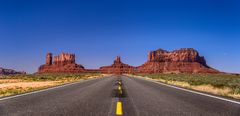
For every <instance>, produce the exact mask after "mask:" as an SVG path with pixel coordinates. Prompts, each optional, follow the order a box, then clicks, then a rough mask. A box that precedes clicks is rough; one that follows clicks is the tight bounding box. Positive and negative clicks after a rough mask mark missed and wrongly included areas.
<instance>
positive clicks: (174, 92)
mask: <svg viewBox="0 0 240 116" xmlns="http://www.w3.org/2000/svg"><path fill="white" fill-rule="evenodd" d="M238 103H239V102H237V101H236V103H234V102H229V101H226V100H221V99H216V98H213V97H208V96H205V95H200V94H196V93H193V92H189V91H183V90H180V89H176V88H173V87H170V86H165V85H163V84H158V83H154V82H151V81H148V80H145V79H142V78H134V77H127V76H123V75H119V76H109V77H103V78H97V79H90V80H86V81H81V82H77V83H72V84H68V85H64V86H60V87H55V88H50V89H46V90H43V91H37V92H32V93H29V94H23V95H18V96H12V97H7V98H2V99H0V115H1V116H5V115H6V116H28V115H29V116H30V115H31V116H50V115H51V116H66V115H69V116H116V115H123V116H159V115H163V116H181V115H183V116H186V115H189V116H190V115H191V116H193V115H194V116H198V115H199V116H240V104H238Z"/></svg>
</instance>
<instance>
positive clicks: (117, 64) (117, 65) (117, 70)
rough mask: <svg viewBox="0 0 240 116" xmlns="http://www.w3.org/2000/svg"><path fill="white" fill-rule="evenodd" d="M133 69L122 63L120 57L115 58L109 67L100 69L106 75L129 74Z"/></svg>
mask: <svg viewBox="0 0 240 116" xmlns="http://www.w3.org/2000/svg"><path fill="white" fill-rule="evenodd" d="M134 69H135V67H133V66H130V65H128V64H124V63H122V61H121V58H120V56H117V58H116V59H115V60H114V62H113V64H112V65H111V66H103V67H100V70H101V72H102V73H106V74H123V73H124V74H131V73H134Z"/></svg>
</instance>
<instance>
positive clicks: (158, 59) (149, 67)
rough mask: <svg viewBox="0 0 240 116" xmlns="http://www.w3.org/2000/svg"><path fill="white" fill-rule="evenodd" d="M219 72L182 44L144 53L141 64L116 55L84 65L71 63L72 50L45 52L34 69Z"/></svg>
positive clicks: (92, 71)
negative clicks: (42, 61) (91, 65)
mask: <svg viewBox="0 0 240 116" xmlns="http://www.w3.org/2000/svg"><path fill="white" fill-rule="evenodd" d="M80 72H88V73H99V72H101V73H107V74H123V73H128V74H129V73H220V72H219V71H217V70H215V69H213V68H211V67H209V66H208V65H207V63H206V60H205V58H204V57H202V56H200V55H199V53H198V52H197V51H196V50H194V49H192V48H183V49H179V50H174V51H172V52H169V51H166V50H163V49H158V50H156V51H151V52H150V53H149V54H148V60H147V62H146V63H144V64H143V65H141V66H138V67H133V66H130V65H128V64H124V63H122V61H121V58H120V57H119V56H118V57H117V58H116V59H115V60H114V62H113V64H112V65H110V66H103V67H100V69H84V67H83V66H82V65H79V64H76V63H75V54H68V53H62V54H60V55H58V56H54V57H53V55H52V54H51V53H48V54H47V56H46V63H45V64H44V65H42V66H40V67H39V70H38V73H80Z"/></svg>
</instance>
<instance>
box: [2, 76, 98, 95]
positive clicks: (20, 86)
mask: <svg viewBox="0 0 240 116" xmlns="http://www.w3.org/2000/svg"><path fill="white" fill-rule="evenodd" d="M102 76H103V75H101V74H42V75H39V74H38V75H24V76H22V75H15V76H3V77H1V78H0V97H3V96H9V95H15V94H20V93H26V92H31V91H35V90H39V89H44V88H49V87H53V86H58V85H62V84H65V83H71V82H76V81H80V80H85V79H89V78H97V77H102Z"/></svg>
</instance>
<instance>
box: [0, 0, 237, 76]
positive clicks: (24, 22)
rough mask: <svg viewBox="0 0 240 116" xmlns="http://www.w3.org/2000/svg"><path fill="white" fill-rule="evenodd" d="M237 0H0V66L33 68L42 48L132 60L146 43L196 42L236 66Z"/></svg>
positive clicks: (94, 63)
mask: <svg viewBox="0 0 240 116" xmlns="http://www.w3.org/2000/svg"><path fill="white" fill-rule="evenodd" d="M239 6H240V2H239V0H236V1H234V0H156V1H151V0H146V1H143V0H136V1H135V0H134V1H131V0H99V1H94V0H85V1H81V0H78V1H72V0H66V1H61V0H46V1H44V0H39V1H38V0H29V1H26V0H15V1H13V0H1V1H0V67H4V68H12V69H16V70H24V71H27V72H29V73H32V72H36V71H37V68H38V67H39V65H41V64H44V63H45V56H46V53H47V52H52V53H53V54H54V55H56V54H59V53H61V52H62V51H64V52H70V53H75V54H76V57H77V59H76V61H77V63H79V64H82V65H84V66H85V67H86V68H99V67H100V66H103V65H109V64H112V62H113V59H114V58H115V57H116V56H117V55H120V56H121V57H122V60H123V62H125V63H128V64H130V65H133V66H138V65H141V64H143V63H144V62H145V61H146V60H147V53H148V52H149V51H150V50H155V49H158V48H163V49H166V50H170V51H171V50H174V49H178V48H195V49H196V50H198V51H199V53H200V55H203V56H205V58H206V60H207V63H208V64H209V65H210V66H212V67H214V68H216V69H219V70H221V71H226V72H236V73H240V7H239Z"/></svg>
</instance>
